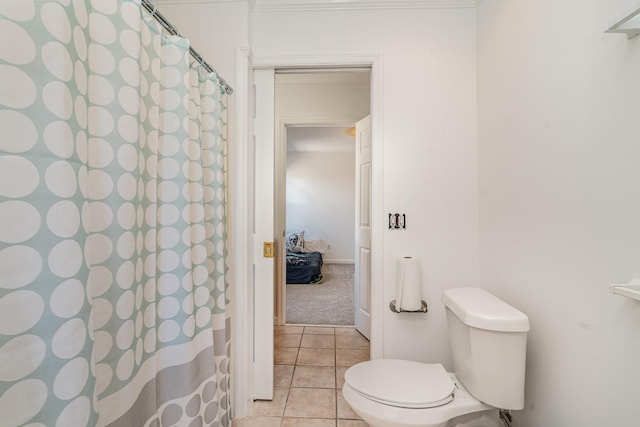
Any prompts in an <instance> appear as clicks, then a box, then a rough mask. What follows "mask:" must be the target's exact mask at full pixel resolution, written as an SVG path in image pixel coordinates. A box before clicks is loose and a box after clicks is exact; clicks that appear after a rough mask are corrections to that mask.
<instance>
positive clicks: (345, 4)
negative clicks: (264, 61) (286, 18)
mask: <svg viewBox="0 0 640 427" xmlns="http://www.w3.org/2000/svg"><path fill="white" fill-rule="evenodd" d="M478 2H479V0H256V1H255V6H254V8H253V10H254V12H291V11H295V12H299V11H340V10H380V9H383V10H384V9H460V8H475V7H476V6H477V5H478Z"/></svg>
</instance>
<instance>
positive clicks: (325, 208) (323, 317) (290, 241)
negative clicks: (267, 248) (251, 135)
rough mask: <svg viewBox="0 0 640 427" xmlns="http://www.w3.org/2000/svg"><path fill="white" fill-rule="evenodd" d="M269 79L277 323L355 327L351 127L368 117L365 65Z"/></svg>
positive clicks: (354, 222) (296, 73)
mask: <svg viewBox="0 0 640 427" xmlns="http://www.w3.org/2000/svg"><path fill="white" fill-rule="evenodd" d="M275 77H276V78H275V116H276V126H275V129H276V179H277V185H276V234H277V235H280V236H283V240H282V242H283V244H282V245H280V248H279V250H278V251H277V254H278V256H279V259H278V260H277V261H276V266H277V268H276V272H277V277H276V304H275V310H276V313H275V314H276V316H275V318H276V324H279V325H283V324H296V325H328V326H353V325H354V311H355V310H354V305H355V302H354V289H355V288H354V280H356V277H355V276H356V275H355V266H354V264H355V257H356V246H357V245H356V206H355V205H356V153H355V145H356V144H355V127H354V126H355V124H356V122H357V121H358V120H360V119H361V118H362V117H365V116H367V115H368V114H369V110H370V95H369V94H370V70H369V69H338V70H298V71H292V70H287V71H285V72H279V71H276V76H275ZM278 184H279V185H278ZM278 193H279V194H278Z"/></svg>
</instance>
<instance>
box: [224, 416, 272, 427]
mask: <svg viewBox="0 0 640 427" xmlns="http://www.w3.org/2000/svg"><path fill="white" fill-rule="evenodd" d="M281 423H282V418H281V417H249V418H240V419H235V420H233V422H232V423H231V425H232V426H233V427H280V425H281Z"/></svg>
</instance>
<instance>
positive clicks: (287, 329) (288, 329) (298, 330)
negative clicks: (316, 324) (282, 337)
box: [274, 325, 304, 334]
mask: <svg viewBox="0 0 640 427" xmlns="http://www.w3.org/2000/svg"><path fill="white" fill-rule="evenodd" d="M274 330H275V332H276V334H302V332H304V326H291V325H277V326H275V327H274Z"/></svg>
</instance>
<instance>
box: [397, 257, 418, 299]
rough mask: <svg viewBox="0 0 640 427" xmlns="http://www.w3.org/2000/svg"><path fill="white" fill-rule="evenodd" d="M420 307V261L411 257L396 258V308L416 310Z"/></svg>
mask: <svg viewBox="0 0 640 427" xmlns="http://www.w3.org/2000/svg"><path fill="white" fill-rule="evenodd" d="M421 308H422V281H421V274H420V261H419V260H418V259H416V258H413V257H402V258H398V265H397V269H396V309H397V310H405V311H418V310H420V309H421Z"/></svg>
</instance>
